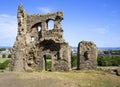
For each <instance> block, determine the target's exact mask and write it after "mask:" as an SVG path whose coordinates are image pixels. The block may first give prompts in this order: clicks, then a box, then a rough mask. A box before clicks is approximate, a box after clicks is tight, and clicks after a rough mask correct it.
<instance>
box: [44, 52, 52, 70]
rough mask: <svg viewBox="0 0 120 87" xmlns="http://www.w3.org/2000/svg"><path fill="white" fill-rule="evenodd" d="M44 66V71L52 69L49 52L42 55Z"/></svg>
mask: <svg viewBox="0 0 120 87" xmlns="http://www.w3.org/2000/svg"><path fill="white" fill-rule="evenodd" d="M44 67H45V71H51V69H52V56H51V55H49V54H45V55H44Z"/></svg>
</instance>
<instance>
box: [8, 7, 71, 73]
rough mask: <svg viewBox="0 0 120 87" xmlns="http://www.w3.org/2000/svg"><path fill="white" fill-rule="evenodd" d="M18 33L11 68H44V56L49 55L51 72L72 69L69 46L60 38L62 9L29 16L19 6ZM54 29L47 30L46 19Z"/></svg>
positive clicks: (14, 69) (40, 69)
mask: <svg viewBox="0 0 120 87" xmlns="http://www.w3.org/2000/svg"><path fill="white" fill-rule="evenodd" d="M17 18H18V35H17V37H16V41H15V43H14V47H13V51H12V61H11V66H10V67H11V70H12V71H27V70H31V69H34V70H36V71H42V70H45V67H46V55H47V54H49V55H51V57H52V58H51V60H52V64H51V66H52V68H51V70H52V71H69V70H71V48H70V46H69V44H68V43H66V42H65V40H64V38H63V30H62V27H61V24H60V22H61V21H62V20H63V12H57V13H54V14H45V15H28V14H26V12H25V10H24V9H23V7H22V6H19V7H18V14H17ZM50 20H52V21H53V22H54V28H53V29H51V30H48V22H49V21H50Z"/></svg>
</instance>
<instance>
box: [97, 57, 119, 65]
mask: <svg viewBox="0 0 120 87" xmlns="http://www.w3.org/2000/svg"><path fill="white" fill-rule="evenodd" d="M97 62H98V66H120V56H100V55H99V56H98V58H97Z"/></svg>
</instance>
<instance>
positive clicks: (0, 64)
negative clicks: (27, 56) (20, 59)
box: [0, 60, 10, 69]
mask: <svg viewBox="0 0 120 87" xmlns="http://www.w3.org/2000/svg"><path fill="white" fill-rule="evenodd" d="M9 63H10V60H6V61H4V62H3V63H0V69H6V68H7V67H8V66H9Z"/></svg>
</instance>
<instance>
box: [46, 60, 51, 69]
mask: <svg viewBox="0 0 120 87" xmlns="http://www.w3.org/2000/svg"><path fill="white" fill-rule="evenodd" d="M51 68H52V61H47V64H46V70H48V71H50V70H51Z"/></svg>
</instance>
